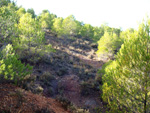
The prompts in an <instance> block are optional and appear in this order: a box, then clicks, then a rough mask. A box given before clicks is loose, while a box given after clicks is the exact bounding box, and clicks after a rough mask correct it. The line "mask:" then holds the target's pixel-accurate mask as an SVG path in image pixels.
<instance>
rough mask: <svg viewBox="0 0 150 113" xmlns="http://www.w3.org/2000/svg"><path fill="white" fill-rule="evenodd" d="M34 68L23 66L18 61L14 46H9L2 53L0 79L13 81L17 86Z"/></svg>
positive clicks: (0, 57) (0, 56)
mask: <svg viewBox="0 0 150 113" xmlns="http://www.w3.org/2000/svg"><path fill="white" fill-rule="evenodd" d="M31 71H32V67H31V66H29V65H26V66H25V64H22V63H21V61H20V60H18V57H17V55H16V54H15V52H14V50H13V47H12V45H10V44H8V45H7V46H6V47H5V48H4V49H3V50H2V51H1V53H0V79H1V80H2V79H6V80H11V81H13V82H14V83H15V84H18V83H20V82H21V81H22V80H23V79H24V77H25V76H26V75H28V74H30V73H31Z"/></svg>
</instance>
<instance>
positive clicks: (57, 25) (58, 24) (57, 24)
mask: <svg viewBox="0 0 150 113" xmlns="http://www.w3.org/2000/svg"><path fill="white" fill-rule="evenodd" d="M62 22H63V18H55V19H54V23H53V27H52V30H53V31H54V32H56V33H57V34H58V35H62V34H63V29H62Z"/></svg>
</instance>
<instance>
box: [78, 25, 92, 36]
mask: <svg viewBox="0 0 150 113" xmlns="http://www.w3.org/2000/svg"><path fill="white" fill-rule="evenodd" d="M93 34H94V32H93V27H92V26H91V25H90V24H84V25H83V26H82V28H81V35H82V36H84V37H93Z"/></svg>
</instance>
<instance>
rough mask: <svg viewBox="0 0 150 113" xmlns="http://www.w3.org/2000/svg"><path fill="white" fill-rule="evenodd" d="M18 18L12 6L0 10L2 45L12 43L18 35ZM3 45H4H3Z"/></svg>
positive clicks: (0, 41) (0, 39)
mask: <svg viewBox="0 0 150 113" xmlns="http://www.w3.org/2000/svg"><path fill="white" fill-rule="evenodd" d="M16 23H17V16H16V13H15V7H14V6H13V5H12V4H9V5H8V6H3V7H1V8H0V31H1V32H0V44H1V43H11V41H12V39H13V38H14V37H16V35H17V27H16ZM2 45H3V44H2Z"/></svg>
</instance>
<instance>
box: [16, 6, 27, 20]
mask: <svg viewBox="0 0 150 113" xmlns="http://www.w3.org/2000/svg"><path fill="white" fill-rule="evenodd" d="M25 13H26V10H25V9H24V8H19V10H17V15H18V16H19V18H20V17H22V16H23V15H24V14H25Z"/></svg>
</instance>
